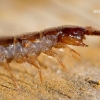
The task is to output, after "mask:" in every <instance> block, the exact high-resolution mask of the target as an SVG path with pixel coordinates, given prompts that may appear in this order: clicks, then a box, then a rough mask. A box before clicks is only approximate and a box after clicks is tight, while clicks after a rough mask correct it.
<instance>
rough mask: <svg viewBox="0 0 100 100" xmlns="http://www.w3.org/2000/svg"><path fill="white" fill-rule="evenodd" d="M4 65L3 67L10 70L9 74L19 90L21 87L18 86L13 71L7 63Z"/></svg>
mask: <svg viewBox="0 0 100 100" xmlns="http://www.w3.org/2000/svg"><path fill="white" fill-rule="evenodd" d="M2 65H3V66H4V67H5V68H6V69H7V70H8V72H9V73H10V76H11V78H12V81H13V83H14V84H15V86H16V87H17V88H19V86H18V84H17V83H16V80H15V78H14V76H13V73H12V70H11V68H10V66H9V64H8V63H7V62H5V63H3V64H2Z"/></svg>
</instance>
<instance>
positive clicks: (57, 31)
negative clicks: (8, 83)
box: [0, 25, 100, 87]
mask: <svg viewBox="0 0 100 100" xmlns="http://www.w3.org/2000/svg"><path fill="white" fill-rule="evenodd" d="M85 35H97V36H100V31H98V30H95V29H93V28H91V27H79V26H73V25H72V26H68V25H66V26H59V27H55V28H50V29H46V30H43V31H40V32H31V33H27V34H22V35H20V36H11V37H0V65H1V66H4V67H5V68H6V69H7V70H8V71H9V73H10V76H11V78H12V81H13V82H14V84H15V86H17V87H18V85H17V83H16V81H15V78H14V76H13V74H12V71H11V68H10V66H9V63H10V62H11V61H12V60H15V61H16V62H17V63H23V62H28V63H29V64H31V65H33V66H34V67H36V68H37V69H38V71H39V76H40V80H41V81H42V74H41V68H40V65H39V61H38V59H37V57H38V56H39V55H40V54H41V52H43V53H45V54H46V55H49V56H52V57H54V58H56V59H57V61H58V62H59V64H60V65H61V66H62V68H63V69H64V70H66V71H68V70H67V69H66V67H65V66H64V65H63V63H62V61H61V60H60V59H59V57H58V56H57V54H56V53H55V52H54V51H53V50H52V47H54V48H58V49H59V48H68V49H70V50H71V51H72V52H74V53H76V54H78V55H79V53H77V52H76V51H75V50H73V49H71V48H70V47H68V46H67V45H74V46H83V47H85V46H88V45H86V44H84V43H83V40H84V39H85Z"/></svg>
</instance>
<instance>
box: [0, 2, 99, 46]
mask: <svg viewBox="0 0 100 100" xmlns="http://www.w3.org/2000/svg"><path fill="white" fill-rule="evenodd" d="M94 10H98V11H99V13H95V11H94ZM60 25H79V26H93V27H95V28H98V29H99V28H100V0H91V1H90V0H75V1H74V0H0V36H2V35H7V36H8V35H16V34H21V33H24V32H25V33H26V32H31V31H40V30H43V29H45V28H49V27H56V26H60ZM91 39H92V40H93V42H96V41H97V42H96V43H95V44H97V43H98V41H99V39H100V38H99V39H98V37H96V38H90V39H89V41H90V40H91Z"/></svg>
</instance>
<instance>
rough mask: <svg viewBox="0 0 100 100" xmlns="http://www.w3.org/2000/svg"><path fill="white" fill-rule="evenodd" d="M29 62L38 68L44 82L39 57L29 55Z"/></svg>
mask: <svg viewBox="0 0 100 100" xmlns="http://www.w3.org/2000/svg"><path fill="white" fill-rule="evenodd" d="M27 62H28V63H29V64H32V65H34V67H36V68H37V69H38V71H39V77H40V81H41V83H42V82H43V78H42V74H41V69H40V64H39V62H38V59H37V58H36V57H33V56H32V57H29V59H27Z"/></svg>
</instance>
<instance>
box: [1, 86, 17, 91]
mask: <svg viewBox="0 0 100 100" xmlns="http://www.w3.org/2000/svg"><path fill="white" fill-rule="evenodd" d="M0 86H1V87H5V88H7V89H11V90H14V91H17V90H16V89H14V88H11V87H8V86H5V85H2V84H1V85H0Z"/></svg>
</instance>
